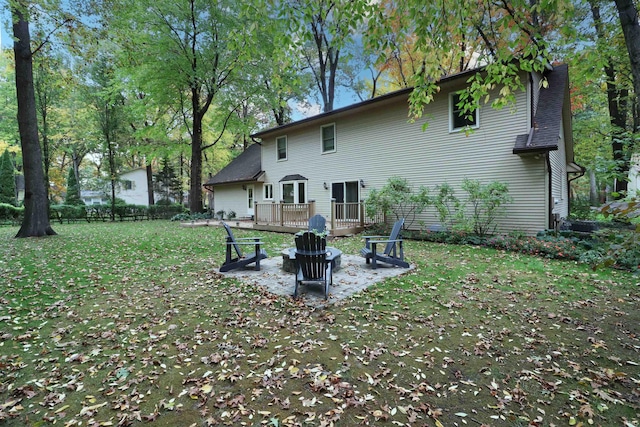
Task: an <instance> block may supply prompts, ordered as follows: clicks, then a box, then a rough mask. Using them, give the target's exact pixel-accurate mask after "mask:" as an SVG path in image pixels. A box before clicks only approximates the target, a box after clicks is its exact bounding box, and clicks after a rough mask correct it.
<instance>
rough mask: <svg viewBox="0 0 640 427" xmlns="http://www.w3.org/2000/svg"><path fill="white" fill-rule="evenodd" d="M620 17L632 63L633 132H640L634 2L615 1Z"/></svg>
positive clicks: (639, 29) (639, 42)
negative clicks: (633, 96)
mask: <svg viewBox="0 0 640 427" xmlns="http://www.w3.org/2000/svg"><path fill="white" fill-rule="evenodd" d="M615 2H616V7H617V9H618V16H619V17H620V25H621V26H622V33H623V34H624V41H625V43H626V45H627V51H628V53H629V62H630V63H631V75H632V77H633V91H634V95H635V102H632V103H631V104H632V105H633V118H634V128H633V132H634V133H637V132H640V129H639V128H638V126H640V124H639V123H638V122H639V121H640V102H639V101H638V100H639V99H640V22H639V21H638V8H637V7H636V5H635V3H634V1H633V0H615Z"/></svg>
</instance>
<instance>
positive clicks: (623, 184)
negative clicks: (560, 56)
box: [589, 0, 629, 198]
mask: <svg viewBox="0 0 640 427" xmlns="http://www.w3.org/2000/svg"><path fill="white" fill-rule="evenodd" d="M589 5H590V7H591V15H592V16H593V22H594V25H595V28H596V34H597V36H598V39H599V40H600V41H601V42H603V43H604V42H606V39H607V35H606V34H605V31H604V28H603V26H602V18H601V15H600V6H599V5H598V3H597V2H596V1H595V0H590V1H589ZM605 59H606V61H605V62H604V73H605V76H606V77H607V80H606V86H607V106H608V108H609V120H610V123H611V126H612V128H613V131H612V134H611V150H612V154H613V159H614V160H615V161H616V175H617V178H616V180H615V188H614V192H616V193H617V194H618V196H617V198H620V197H624V194H625V193H626V191H627V181H626V180H624V179H621V177H623V176H625V175H627V174H628V173H629V161H628V159H626V155H625V147H624V132H625V128H626V122H627V113H628V101H627V93H626V91H625V90H624V89H623V88H621V87H620V86H619V84H618V83H617V81H618V79H617V78H616V77H617V72H616V69H615V67H614V65H613V61H612V60H611V58H610V57H606V58H605Z"/></svg>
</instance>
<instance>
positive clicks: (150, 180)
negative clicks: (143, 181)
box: [146, 163, 156, 206]
mask: <svg viewBox="0 0 640 427" xmlns="http://www.w3.org/2000/svg"><path fill="white" fill-rule="evenodd" d="M146 169H147V193H149V206H153V205H155V204H156V200H155V197H154V193H153V171H152V170H151V163H149V164H147V166H146Z"/></svg>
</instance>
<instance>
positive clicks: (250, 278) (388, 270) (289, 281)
mask: <svg viewBox="0 0 640 427" xmlns="http://www.w3.org/2000/svg"><path fill="white" fill-rule="evenodd" d="M413 268H414V266H411V268H401V267H394V266H387V265H385V264H378V268H377V269H375V270H374V269H373V268H371V265H370V264H369V265H367V264H366V263H365V260H364V258H362V257H360V256H355V255H345V254H343V255H342V264H341V268H340V269H339V270H337V271H334V272H333V286H332V287H331V288H330V290H329V300H328V301H325V300H324V292H323V289H321V287H320V286H317V287H316V286H313V285H309V286H306V285H303V286H301V287H300V292H301V297H302V298H303V300H304V302H305V303H306V304H308V305H312V306H323V305H325V304H327V303H328V304H331V303H335V302H337V301H340V300H342V299H345V298H347V297H349V296H351V295H353V294H356V293H358V292H361V291H362V290H364V289H366V288H368V287H369V286H371V285H373V284H375V283H377V282H380V281H382V280H384V279H386V278H388V277H394V276H399V275H401V274H407V273H409V272H410V271H411V270H413ZM222 274H223V275H224V276H225V277H235V278H237V279H239V280H241V281H243V282H245V283H255V284H257V285H259V286H263V287H265V288H266V289H267V290H268V291H269V292H272V293H274V294H277V295H289V296H291V295H293V289H294V287H295V280H294V275H293V273H287V272H286V271H284V270H283V269H282V257H279V256H274V257H270V258H267V259H265V260H262V261H260V271H255V270H254V269H253V265H251V266H247V268H245V269H237V270H233V271H229V272H226V273H222Z"/></svg>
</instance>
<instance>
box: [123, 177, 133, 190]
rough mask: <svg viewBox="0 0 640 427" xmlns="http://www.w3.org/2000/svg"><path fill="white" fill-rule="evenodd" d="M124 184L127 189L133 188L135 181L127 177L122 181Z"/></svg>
mask: <svg viewBox="0 0 640 427" xmlns="http://www.w3.org/2000/svg"><path fill="white" fill-rule="evenodd" d="M122 186H123V187H124V189H125V190H133V181H129V180H128V179H125V180H124V181H122Z"/></svg>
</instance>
